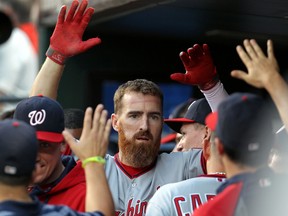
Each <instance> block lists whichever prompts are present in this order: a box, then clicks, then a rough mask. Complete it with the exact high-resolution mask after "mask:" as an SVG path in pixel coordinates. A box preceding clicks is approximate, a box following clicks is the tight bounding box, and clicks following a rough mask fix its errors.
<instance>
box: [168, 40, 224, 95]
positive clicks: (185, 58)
mask: <svg viewBox="0 0 288 216" xmlns="http://www.w3.org/2000/svg"><path fill="white" fill-rule="evenodd" d="M180 59H181V61H182V63H183V65H184V68H185V70H186V73H185V74H183V73H173V74H171V75H170V78H171V79H172V80H175V81H177V82H180V83H183V84H189V85H197V86H198V87H199V88H200V89H201V90H209V89H210V88H212V87H213V86H215V85H216V83H217V82H218V80H219V79H218V75H217V71H216V67H215V65H214V63H213V59H212V57H211V54H210V51H209V47H208V45H207V44H203V46H202V47H201V46H200V45H199V44H195V45H194V46H193V47H192V48H189V49H188V50H187V53H186V52H181V53H180Z"/></svg>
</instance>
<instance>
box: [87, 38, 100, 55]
mask: <svg viewBox="0 0 288 216" xmlns="http://www.w3.org/2000/svg"><path fill="white" fill-rule="evenodd" d="M100 43H101V39H100V38H98V37H96V38H91V39H89V40H87V41H84V42H83V52H84V51H86V50H88V49H90V48H92V47H93V46H96V45H98V44H100Z"/></svg>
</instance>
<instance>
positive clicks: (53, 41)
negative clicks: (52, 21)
mask: <svg viewBox="0 0 288 216" xmlns="http://www.w3.org/2000/svg"><path fill="white" fill-rule="evenodd" d="M78 6H79V2H78V1H77V0H73V2H72V5H71V8H70V10H69V11H68V14H67V17H66V19H65V15H66V8H67V7H66V5H64V6H62V8H61V10H60V12H59V15H58V20H57V23H56V27H55V29H54V32H53V34H52V36H51V38H50V47H49V48H48V50H47V52H46V56H47V57H49V58H50V59H51V60H53V61H54V62H56V63H58V64H61V65H63V64H64V63H65V60H66V58H68V57H71V56H74V55H77V54H79V53H82V52H85V51H86V50H88V49H90V48H91V47H93V46H95V45H97V44H99V43H101V40H100V38H98V37H96V38H91V39H89V40H87V41H82V37H83V34H84V31H85V30H86V28H87V26H88V23H89V21H90V20H91V17H92V15H93V13H94V9H93V8H92V7H89V8H88V9H87V10H86V8H87V6H88V1H87V0H83V1H82V2H81V4H80V6H79V8H78ZM77 8H78V10H77ZM76 11H77V12H76Z"/></svg>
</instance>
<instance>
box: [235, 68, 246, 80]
mask: <svg viewBox="0 0 288 216" xmlns="http://www.w3.org/2000/svg"><path fill="white" fill-rule="evenodd" d="M231 76H232V77H234V78H236V79H240V80H244V81H245V80H246V77H247V76H248V74H247V73H245V72H244V71H241V70H233V71H231Z"/></svg>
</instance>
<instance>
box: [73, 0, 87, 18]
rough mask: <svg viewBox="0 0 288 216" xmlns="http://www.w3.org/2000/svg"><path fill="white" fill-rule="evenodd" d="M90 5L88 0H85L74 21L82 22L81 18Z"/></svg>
mask: <svg viewBox="0 0 288 216" xmlns="http://www.w3.org/2000/svg"><path fill="white" fill-rule="evenodd" d="M87 6H88V1H87V0H83V1H82V2H81V4H80V6H79V8H78V10H77V12H76V14H75V17H74V21H75V22H76V23H80V22H81V20H82V17H83V14H84V11H85V10H86V8H87Z"/></svg>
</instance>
